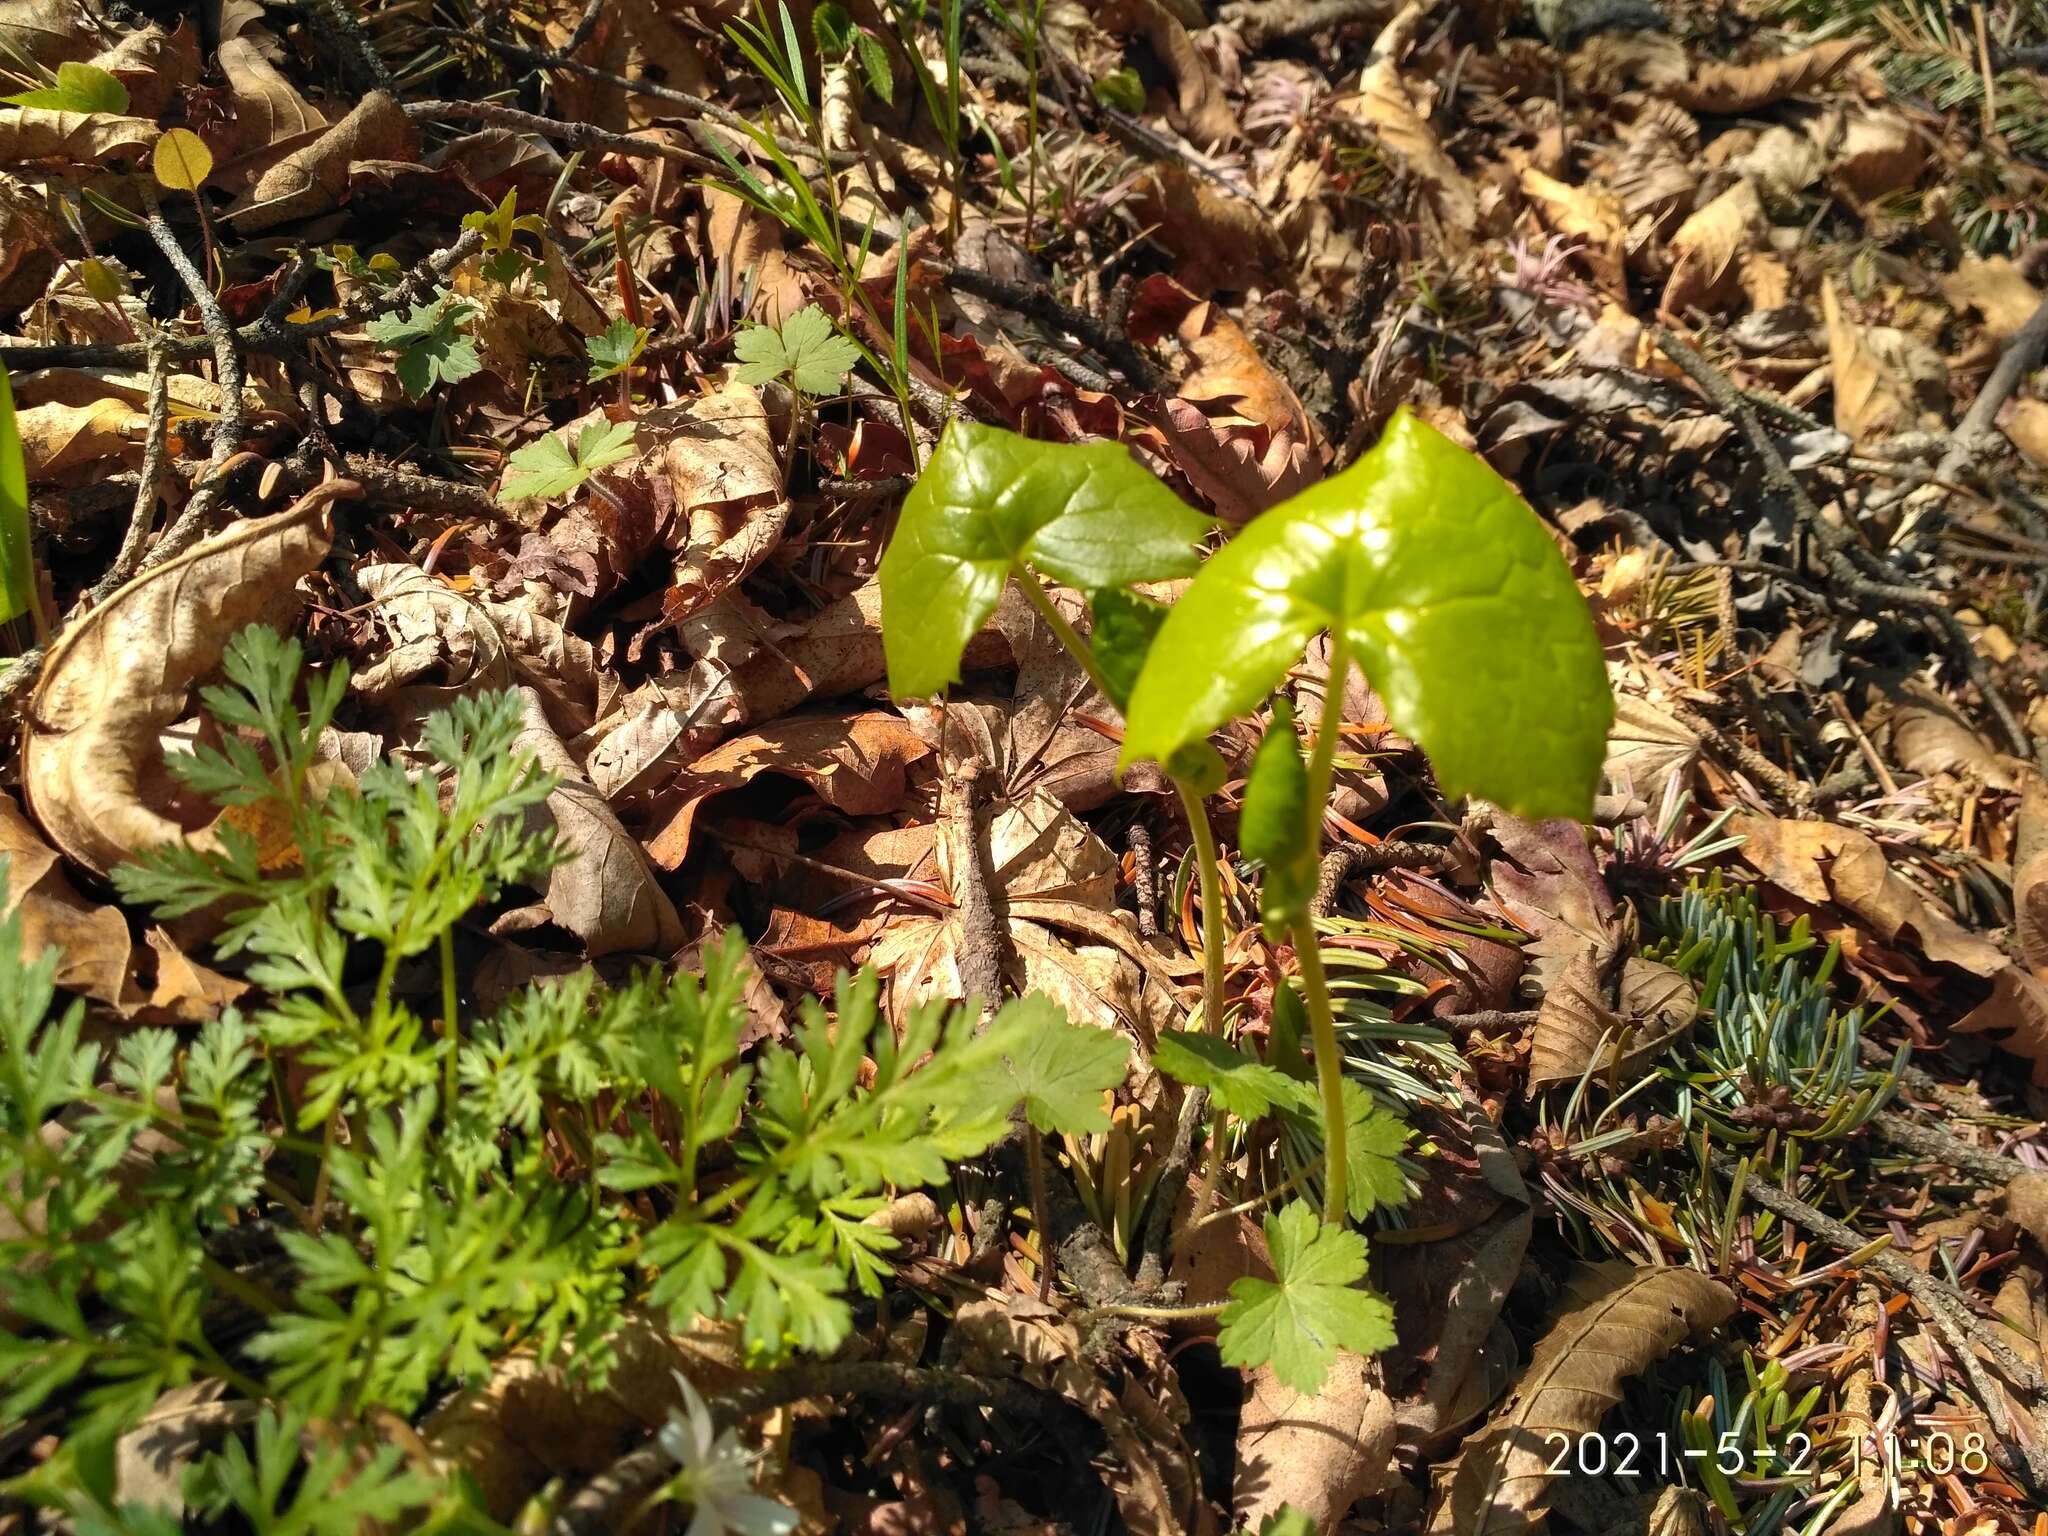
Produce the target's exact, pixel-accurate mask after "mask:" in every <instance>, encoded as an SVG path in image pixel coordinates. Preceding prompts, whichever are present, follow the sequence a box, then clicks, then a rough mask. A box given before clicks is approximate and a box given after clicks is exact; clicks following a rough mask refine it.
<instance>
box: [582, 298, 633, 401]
mask: <svg viewBox="0 0 2048 1536" xmlns="http://www.w3.org/2000/svg"><path fill="white" fill-rule="evenodd" d="M647 335H648V332H647V327H646V326H644V325H635V324H634V323H633V322H632V321H630V320H628V319H626V318H625V316H623V315H621V316H619V317H618V318H617V319H615V320H613V321H612V323H611V324H610V325H608V326H606V327H605V329H604V334H603V335H602V336H587V337H585V338H584V341H583V350H584V351H586V352H588V353H589V354H590V382H591V383H593V384H601V383H603V382H604V381H605V380H606V379H612V378H617V377H619V376H620V375H622V374H624V373H626V372H627V371H628V370H629V369H631V368H632V366H633V365H634V364H635V363H637V362H638V361H639V360H640V354H641V353H642V352H644V351H646V350H647Z"/></svg>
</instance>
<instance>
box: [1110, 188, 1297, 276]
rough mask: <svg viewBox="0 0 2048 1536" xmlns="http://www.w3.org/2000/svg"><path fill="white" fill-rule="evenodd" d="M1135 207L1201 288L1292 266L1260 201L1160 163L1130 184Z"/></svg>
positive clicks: (1177, 270)
mask: <svg viewBox="0 0 2048 1536" xmlns="http://www.w3.org/2000/svg"><path fill="white" fill-rule="evenodd" d="M1131 210H1132V212H1133V213H1135V214H1136V215H1137V217H1138V218H1139V219H1140V220H1141V221H1142V222H1143V223H1145V224H1146V225H1147V226H1149V227H1150V228H1151V230H1152V238H1153V239H1154V240H1155V241H1157V242H1158V244H1159V245H1160V247H1161V248H1162V249H1163V250H1165V251H1166V252H1167V253H1168V254H1169V255H1171V256H1172V257H1173V259H1174V275H1175V277H1176V278H1177V279H1178V280H1179V281H1181V282H1183V283H1185V284H1186V285H1187V286H1188V287H1189V288H1192V289H1193V290H1194V291H1195V292H1197V293H1208V292H1211V291H1212V290H1215V289H1218V288H1223V289H1228V290H1230V291H1232V292H1237V291H1241V290H1243V289H1246V288H1253V287H1257V286H1259V285H1260V284H1262V283H1264V282H1266V281H1268V280H1270V279H1271V278H1272V276H1273V275H1274V274H1276V273H1279V272H1283V271H1285V270H1286V267H1287V253H1286V251H1285V250H1284V249H1283V248H1282V246H1281V244H1280V240H1279V237H1278V236H1277V235H1276V234H1274V232H1273V226H1272V224H1271V223H1270V222H1269V221H1268V220H1267V218H1266V216H1265V214H1264V212H1263V211H1262V210H1261V209H1260V208H1259V206H1258V205H1257V204H1256V203H1253V202H1251V201H1250V200H1249V199H1246V198H1242V197H1234V196H1232V195H1231V194H1230V193H1228V192H1225V191H1223V190H1222V189H1221V188H1219V187H1217V186H1215V185H1213V184H1212V183H1210V182H1209V181H1207V180H1203V179H1200V178H1197V177H1194V176H1191V175H1189V174H1188V173H1187V172H1186V171H1184V170H1182V169H1181V168H1180V167H1179V166H1177V165H1157V166H1154V167H1152V168H1151V169H1150V170H1148V171H1147V172H1146V173H1145V174H1144V175H1143V176H1141V177H1140V178H1139V179H1138V182H1137V184H1136V185H1135V186H1134V187H1133V188H1132V189H1131Z"/></svg>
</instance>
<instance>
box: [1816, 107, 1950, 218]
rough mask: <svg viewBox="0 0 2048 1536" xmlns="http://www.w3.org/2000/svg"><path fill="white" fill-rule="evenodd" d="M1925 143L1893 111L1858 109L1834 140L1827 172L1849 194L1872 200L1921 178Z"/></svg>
mask: <svg viewBox="0 0 2048 1536" xmlns="http://www.w3.org/2000/svg"><path fill="white" fill-rule="evenodd" d="M1926 164H1927V144H1926V141H1925V140H1923V139H1922V138H1921V136H1920V134H1919V133H1918V132H1917V131H1916V130H1915V129H1914V127H1913V125H1912V124H1911V123H1909V122H1907V121H1906V119H1905V118H1903V117H1901V116H1900V115H1899V114H1898V113H1896V112H1857V113H1854V114H1852V115H1851V116H1850V117H1849V119H1848V121H1847V122H1846V123H1844V125H1843V127H1842V132H1841V136H1840V138H1838V139H1836V140H1835V141H1834V161H1833V163H1832V164H1831V165H1830V166H1829V167H1828V170H1829V174H1830V175H1832V176H1833V177H1834V178H1835V180H1837V181H1838V182H1840V183H1841V184H1842V186H1843V187H1844V188H1846V189H1847V190H1848V192H1849V193H1850V195H1851V196H1852V197H1856V198H1860V199H1861V200H1862V201H1864V202H1866V203H1867V202H1874V201H1876V200H1877V199H1878V198H1881V197H1885V196H1887V195H1889V194H1890V193H1893V192H1898V191H1902V190H1904V189H1905V188H1907V187H1910V186H1912V185H1913V183H1914V182H1916V181H1918V180H1919V179H1920V172H1921V170H1922V168H1924V167H1925V166H1926Z"/></svg>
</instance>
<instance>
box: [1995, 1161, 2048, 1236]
mask: <svg viewBox="0 0 2048 1536" xmlns="http://www.w3.org/2000/svg"><path fill="white" fill-rule="evenodd" d="M2002 1203H2003V1204H2004V1206H2005V1214H2006V1215H2007V1216H2008V1217H2009V1218H2010V1219H2011V1220H2013V1221H2015V1222H2017V1223H2018V1224H2019V1226H2020V1228H2021V1230H2022V1231H2024V1232H2025V1233H2026V1234H2027V1236H2029V1237H2031V1238H2032V1239H2033V1240H2034V1242H2035V1243H2036V1244H2037V1245H2039V1246H2040V1247H2041V1248H2042V1249H2043V1250H2044V1251H2048V1173H2023V1174H2021V1175H2020V1176H2019V1177H2018V1178H2016V1179H2014V1180H2013V1181H2012V1182H2011V1183H2010V1184H2008V1185H2006V1186H2005V1194H2004V1195H2003V1197H2002Z"/></svg>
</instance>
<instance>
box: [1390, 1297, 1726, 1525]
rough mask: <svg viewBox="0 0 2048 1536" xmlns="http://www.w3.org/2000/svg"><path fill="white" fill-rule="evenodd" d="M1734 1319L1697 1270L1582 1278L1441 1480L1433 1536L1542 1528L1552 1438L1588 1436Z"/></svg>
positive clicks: (1549, 1481)
mask: <svg viewBox="0 0 2048 1536" xmlns="http://www.w3.org/2000/svg"><path fill="white" fill-rule="evenodd" d="M1734 1311H1735V1297H1734V1296H1733V1295H1732V1294H1731V1293H1730V1292H1729V1291H1728V1289H1727V1287H1725V1286H1723V1285H1722V1284H1720V1283H1719V1282H1718V1281H1715V1280H1710V1279H1709V1278H1707V1276H1705V1275H1702V1274H1700V1273H1698V1272H1697V1271H1695V1270H1690V1269H1634V1268H1631V1267H1630V1266H1629V1265H1627V1264H1588V1265H1584V1266H1582V1267H1581V1268H1579V1269H1578V1270H1577V1271H1576V1272H1575V1273H1574V1274H1573V1276H1572V1279H1571V1280H1570V1281H1569V1282H1568V1283H1567V1286H1566V1289H1565V1294H1564V1296H1563V1297H1562V1298H1561V1311H1560V1313H1559V1315H1558V1317H1557V1320H1556V1321H1555V1322H1553V1323H1552V1324H1551V1325H1550V1329H1549V1331H1548V1332H1546V1333H1545V1334H1544V1336H1543V1337H1542V1339H1541V1340H1539V1341H1538V1342H1537V1345H1536V1348H1535V1349H1534V1351H1532V1352H1531V1354H1530V1357H1529V1368H1528V1369H1527V1370H1526V1371H1524V1372H1523V1373H1522V1379H1521V1381H1520V1382H1519V1383H1518V1384H1517V1385H1516V1387H1515V1390H1514V1391H1513V1392H1512V1393H1511V1394H1510V1395H1509V1397H1508V1399H1507V1401H1506V1402H1505V1403H1504V1404H1503V1405H1502V1406H1501V1409H1500V1411H1499V1412H1498V1413H1496V1414H1495V1415H1494V1416H1493V1418H1492V1419H1491V1420H1490V1421H1489V1422H1488V1423H1487V1425H1486V1427H1485V1428H1484V1429H1482V1430H1480V1431H1479V1432H1478V1433H1477V1434H1475V1435H1473V1436H1471V1437H1470V1438H1469V1439H1467V1440H1466V1442H1465V1446H1464V1449H1463V1450H1462V1451H1460V1453H1459V1454H1458V1457H1457V1459H1456V1460H1455V1461H1454V1462H1452V1463H1451V1464H1450V1466H1449V1467H1448V1468H1446V1470H1445V1472H1444V1474H1443V1475H1442V1477H1441V1480H1440V1482H1439V1485H1438V1486H1439V1489H1440V1490H1441V1492H1440V1497H1439V1500H1438V1502H1437V1505H1436V1507H1435V1509H1434V1510H1433V1512H1432V1514H1431V1519H1430V1525H1429V1530H1430V1533H1431V1536H1453V1533H1455V1536H1508V1533H1517V1536H1519V1533H1521V1532H1527V1531H1534V1530H1536V1529H1537V1528H1539V1527H1540V1526H1541V1525H1542V1524H1543V1523H1544V1520H1545V1517H1546V1516H1547V1515H1548V1513H1549V1508H1550V1497H1551V1491H1552V1477H1551V1474H1550V1471H1549V1466H1550V1462H1551V1460H1552V1459H1553V1457H1554V1455H1555V1451H1554V1449H1553V1445H1552V1443H1550V1442H1549V1440H1548V1438H1547V1437H1550V1436H1554V1435H1555V1434H1558V1433H1562V1434H1564V1435H1566V1436H1568V1437H1572V1438H1576V1437H1577V1436H1579V1435H1583V1434H1590V1433H1592V1432H1593V1431H1594V1430H1596V1429H1597V1428H1598V1427H1599V1424H1600V1420H1601V1419H1602V1418H1604V1417H1605V1416H1606V1414H1607V1412H1608V1410H1609V1409H1611V1408H1613V1407H1614V1406H1615V1405H1616V1404H1617V1403H1619V1402H1620V1401H1621V1387H1622V1383H1623V1382H1624V1381H1626V1380H1628V1379H1629V1378H1630V1377H1632V1376H1636V1375H1640V1374H1641V1373H1642V1372H1643V1371H1646V1370H1648V1369H1649V1368H1650V1367H1651V1366H1652V1365H1654V1364H1656V1363H1657V1362H1658V1361H1659V1360H1661V1359H1663V1358H1664V1356H1666V1355H1667V1354H1669V1353H1670V1352H1671V1351H1672V1350H1673V1349H1674V1348H1676V1347H1677V1346H1678V1345H1679V1344H1680V1343H1681V1342H1682V1341H1683V1340H1684V1339H1685V1338H1686V1336H1687V1335H1688V1334H1690V1333H1694V1332H1698V1331H1703V1330H1705V1329H1708V1328H1713V1327H1717V1326H1719V1325H1720V1324H1721V1323H1723V1322H1726V1321H1727V1320H1728V1318H1729V1317H1730V1316H1732V1315H1733V1314H1734Z"/></svg>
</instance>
